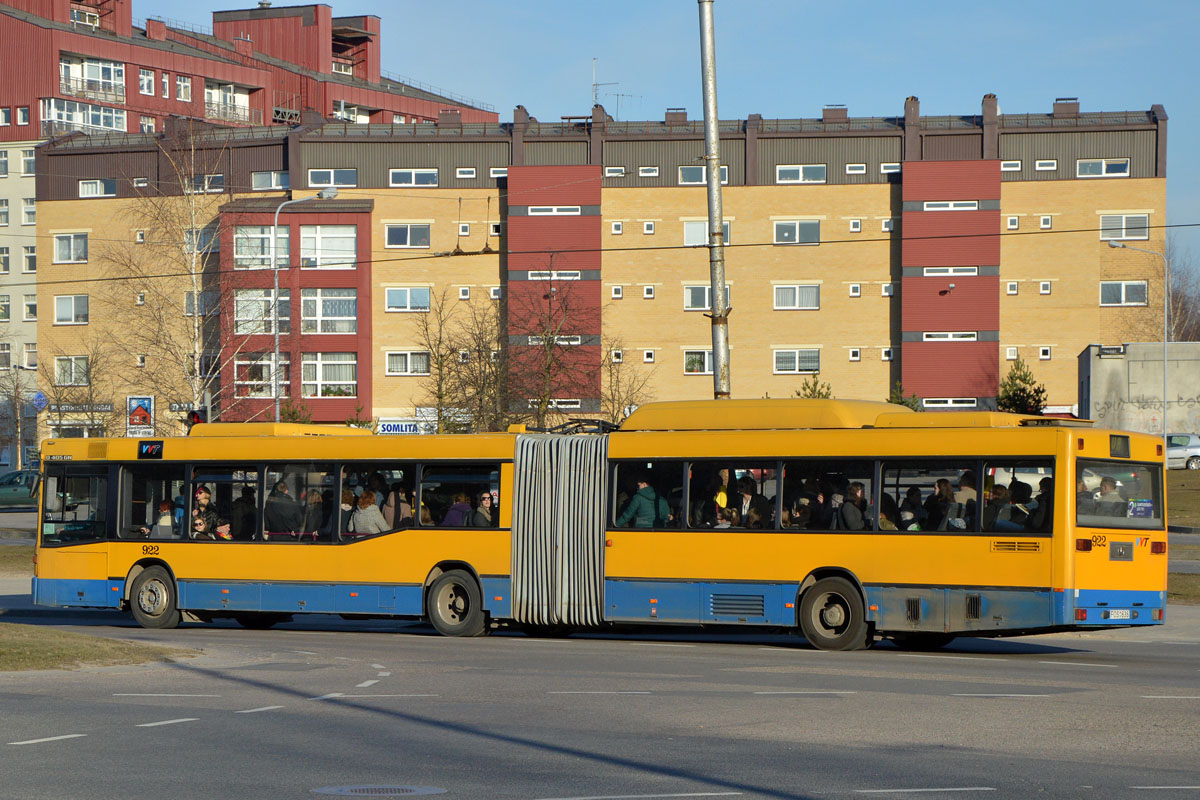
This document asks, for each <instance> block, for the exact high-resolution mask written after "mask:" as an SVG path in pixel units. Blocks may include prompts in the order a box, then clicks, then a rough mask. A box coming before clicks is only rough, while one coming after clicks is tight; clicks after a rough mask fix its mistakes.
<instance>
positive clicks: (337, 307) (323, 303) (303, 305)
mask: <svg viewBox="0 0 1200 800" xmlns="http://www.w3.org/2000/svg"><path fill="white" fill-rule="evenodd" d="M300 332H301V333H357V332H358V290H357V289H301V290H300Z"/></svg>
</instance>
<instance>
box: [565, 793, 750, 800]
mask: <svg viewBox="0 0 1200 800" xmlns="http://www.w3.org/2000/svg"><path fill="white" fill-rule="evenodd" d="M741 796H742V793H741V792H688V793H686V794H598V795H591V796H589V797H544V798H542V800H649V799H650V798H657V797H741Z"/></svg>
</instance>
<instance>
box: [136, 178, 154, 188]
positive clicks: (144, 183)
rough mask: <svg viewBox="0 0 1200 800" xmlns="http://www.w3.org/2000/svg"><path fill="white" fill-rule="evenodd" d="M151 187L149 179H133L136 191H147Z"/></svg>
mask: <svg viewBox="0 0 1200 800" xmlns="http://www.w3.org/2000/svg"><path fill="white" fill-rule="evenodd" d="M149 186H150V179H149V178H134V179H133V188H135V189H145V188H147V187H149Z"/></svg>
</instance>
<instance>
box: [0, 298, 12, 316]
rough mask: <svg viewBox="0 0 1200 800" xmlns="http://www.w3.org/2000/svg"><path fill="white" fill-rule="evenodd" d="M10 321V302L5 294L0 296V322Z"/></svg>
mask: <svg viewBox="0 0 1200 800" xmlns="http://www.w3.org/2000/svg"><path fill="white" fill-rule="evenodd" d="M10 319H12V301H11V300H10V299H9V296H8V295H6V294H0V322H8V321H9V320H10Z"/></svg>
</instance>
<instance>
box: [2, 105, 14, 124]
mask: <svg viewBox="0 0 1200 800" xmlns="http://www.w3.org/2000/svg"><path fill="white" fill-rule="evenodd" d="M9 125H12V109H11V108H0V128H6V127H8V126H9Z"/></svg>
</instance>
